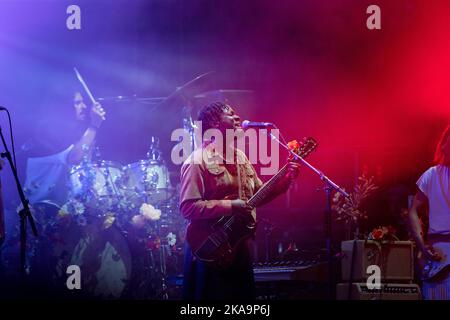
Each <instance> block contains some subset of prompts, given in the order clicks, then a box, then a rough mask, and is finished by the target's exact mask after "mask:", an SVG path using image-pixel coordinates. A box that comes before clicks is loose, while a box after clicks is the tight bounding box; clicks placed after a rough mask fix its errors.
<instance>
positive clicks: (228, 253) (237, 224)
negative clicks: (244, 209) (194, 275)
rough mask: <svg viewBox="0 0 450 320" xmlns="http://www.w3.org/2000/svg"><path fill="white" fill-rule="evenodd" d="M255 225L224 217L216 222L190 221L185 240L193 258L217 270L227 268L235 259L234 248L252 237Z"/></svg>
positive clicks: (243, 220)
mask: <svg viewBox="0 0 450 320" xmlns="http://www.w3.org/2000/svg"><path fill="white" fill-rule="evenodd" d="M255 228H256V223H255V221H254V220H253V218H252V217H251V216H250V217H249V219H243V218H240V217H239V218H238V217H236V216H231V217H230V216H224V217H222V218H221V219H220V220H219V221H217V222H211V221H208V220H196V221H192V222H191V223H190V224H189V226H188V229H187V234H186V240H187V242H188V243H189V245H190V246H191V249H192V253H193V254H194V256H195V257H196V258H197V259H198V260H200V261H203V262H206V263H210V264H213V265H214V266H216V267H217V268H219V269H225V268H227V267H229V266H230V265H231V264H232V263H233V261H234V258H235V255H234V253H235V252H236V247H237V246H238V245H239V244H240V243H241V242H242V241H244V240H245V239H247V238H250V237H252V236H253V235H254V232H255Z"/></svg>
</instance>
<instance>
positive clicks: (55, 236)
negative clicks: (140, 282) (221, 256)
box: [28, 201, 131, 299]
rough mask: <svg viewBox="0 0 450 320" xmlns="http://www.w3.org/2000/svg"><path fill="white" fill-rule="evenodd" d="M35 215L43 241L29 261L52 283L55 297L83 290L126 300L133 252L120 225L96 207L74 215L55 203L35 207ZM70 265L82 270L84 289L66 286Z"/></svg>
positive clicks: (34, 244) (35, 246)
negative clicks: (56, 294) (59, 294)
mask: <svg viewBox="0 0 450 320" xmlns="http://www.w3.org/2000/svg"><path fill="white" fill-rule="evenodd" d="M32 211H33V215H34V217H35V218H36V221H37V224H38V229H39V230H40V234H39V238H38V240H35V241H33V242H32V243H31V242H30V244H32V247H33V248H32V250H30V251H29V252H30V255H29V257H28V261H29V263H28V265H29V268H30V271H31V274H33V275H34V277H35V278H36V277H38V278H39V280H40V281H46V282H47V283H50V285H49V290H50V291H52V292H53V293H58V292H62V293H63V294H64V293H67V294H71V293H73V291H78V292H77V293H76V294H80V295H81V296H83V297H95V298H100V299H117V298H121V297H122V296H123V294H124V292H125V289H126V287H127V285H128V282H129V279H130V277H131V254H130V250H129V246H128V242H127V241H126V238H125V236H124V235H123V233H122V232H121V231H120V230H119V228H118V227H117V226H116V225H115V223H114V222H111V221H106V218H105V217H103V216H102V215H101V214H99V213H98V212H95V210H93V209H88V210H87V211H86V212H85V213H84V214H83V215H74V214H69V213H67V212H65V211H64V210H62V208H61V207H59V206H58V205H56V204H54V203H52V202H50V201H43V202H39V203H35V204H33V205H32ZM30 240H31V239H30ZM70 265H76V266H78V267H79V268H80V271H81V279H80V280H81V290H68V289H67V287H66V281H67V279H68V277H69V276H70V274H67V268H68V266H70ZM61 286H62V287H61Z"/></svg>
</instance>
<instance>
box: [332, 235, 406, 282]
mask: <svg viewBox="0 0 450 320" xmlns="http://www.w3.org/2000/svg"><path fill="white" fill-rule="evenodd" d="M353 248H355V250H356V251H355V254H353ZM341 250H342V260H341V266H342V268H341V275H342V280H343V281H349V280H350V271H351V266H352V256H353V258H354V261H353V277H352V282H366V280H367V278H368V277H369V276H370V275H371V274H368V273H367V267H368V266H370V265H377V266H379V267H380V270H381V281H380V282H411V281H412V280H413V278H414V265H413V244H412V242H411V241H394V242H389V243H380V242H378V241H372V240H367V241H365V240H356V243H355V244H354V241H353V240H349V241H343V242H342V243H341Z"/></svg>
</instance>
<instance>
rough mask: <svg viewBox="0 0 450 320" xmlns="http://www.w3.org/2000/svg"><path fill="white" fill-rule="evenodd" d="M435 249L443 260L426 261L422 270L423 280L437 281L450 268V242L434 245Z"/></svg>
mask: <svg viewBox="0 0 450 320" xmlns="http://www.w3.org/2000/svg"><path fill="white" fill-rule="evenodd" d="M433 248H434V250H435V251H436V252H437V253H438V254H439V256H440V257H441V260H439V261H431V260H427V261H425V263H424V267H423V269H422V278H423V280H425V281H433V280H436V279H437V278H439V276H440V275H442V274H443V273H444V271H445V270H447V269H448V268H449V267H450V242H436V243H433Z"/></svg>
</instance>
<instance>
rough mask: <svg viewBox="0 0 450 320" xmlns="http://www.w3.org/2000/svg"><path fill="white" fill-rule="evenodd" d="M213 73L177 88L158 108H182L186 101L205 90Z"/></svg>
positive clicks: (207, 73)
mask: <svg viewBox="0 0 450 320" xmlns="http://www.w3.org/2000/svg"><path fill="white" fill-rule="evenodd" d="M213 73H214V71H210V72H206V73H203V74H201V75H199V76H198V77H196V78H194V79H192V80H191V81H189V82H187V83H186V84H184V85H182V86H181V87H178V88H177V89H176V90H175V91H174V92H172V93H171V94H170V95H169V96H168V97H167V98H165V99H164V100H163V101H162V102H161V103H160V104H159V106H158V107H172V106H175V105H176V106H177V107H179V106H182V105H183V104H185V103H186V102H187V101H189V100H191V99H193V98H194V97H195V96H196V95H197V94H199V93H201V92H203V91H204V90H205V87H206V85H207V84H208V83H209V80H210V78H211V75H212V74H213Z"/></svg>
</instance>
